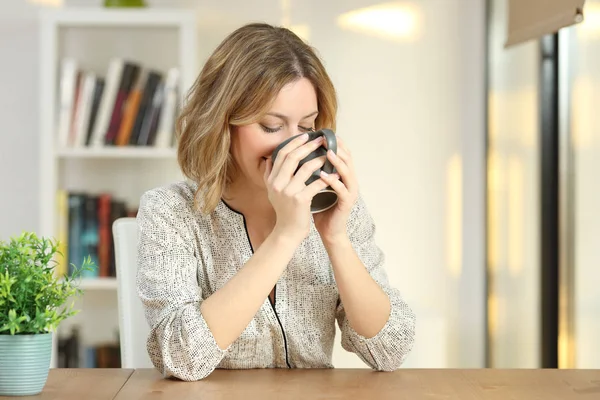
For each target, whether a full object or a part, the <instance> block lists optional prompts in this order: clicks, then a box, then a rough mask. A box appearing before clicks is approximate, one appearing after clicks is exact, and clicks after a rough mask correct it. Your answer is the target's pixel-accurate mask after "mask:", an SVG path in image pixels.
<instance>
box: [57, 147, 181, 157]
mask: <svg viewBox="0 0 600 400" xmlns="http://www.w3.org/2000/svg"><path fill="white" fill-rule="evenodd" d="M56 154H57V155H58V157H60V158H165V159H175V158H176V157H177V152H176V150H175V149H174V148H170V149H156V148H152V147H104V148H103V147H100V148H93V147H82V148H65V149H59V150H57V152H56Z"/></svg>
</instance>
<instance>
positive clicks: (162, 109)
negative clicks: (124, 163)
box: [57, 58, 180, 148]
mask: <svg viewBox="0 0 600 400" xmlns="http://www.w3.org/2000/svg"><path fill="white" fill-rule="evenodd" d="M179 75H180V74H179V69H178V68H176V67H173V68H170V69H169V70H168V71H167V72H166V73H165V72H162V71H158V70H154V69H151V68H147V67H144V66H142V65H141V64H140V63H138V62H135V61H131V60H125V59H122V58H114V59H112V60H111V61H110V64H109V66H108V71H107V73H106V75H105V76H101V75H97V74H96V73H94V72H92V71H89V70H85V69H82V68H81V66H80V63H79V62H78V61H77V60H75V59H73V58H64V59H63V60H62V62H61V77H60V84H59V106H58V127H57V131H58V146H59V147H60V148H66V147H86V146H89V147H103V146H152V147H157V148H167V147H171V146H172V145H173V141H174V135H173V132H174V131H175V116H176V114H177V110H178V107H179V105H178V100H177V99H178V91H179V80H180V77H179Z"/></svg>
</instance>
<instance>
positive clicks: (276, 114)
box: [267, 111, 319, 121]
mask: <svg viewBox="0 0 600 400" xmlns="http://www.w3.org/2000/svg"><path fill="white" fill-rule="evenodd" d="M318 113H319V112H318V111H313V112H312V113H310V114H308V115H307V116H305V117H302V119H306V118H309V117H312V116H313V115H317V114H318ZM267 115H271V116H273V117H277V118H281V119H282V120H284V121H287V119H288V117H286V116H285V115H283V114H279V113H273V112H269V113H267Z"/></svg>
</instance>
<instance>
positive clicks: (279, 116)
mask: <svg viewBox="0 0 600 400" xmlns="http://www.w3.org/2000/svg"><path fill="white" fill-rule="evenodd" d="M317 113H318V108H317V94H316V92H315V88H314V87H313V85H312V83H311V82H310V81H309V80H308V79H306V78H301V79H298V80H296V81H294V82H291V83H288V84H287V85H286V86H284V87H283V88H282V89H281V91H280V92H279V94H278V95H277V97H276V98H275V101H274V103H273V105H272V107H271V109H270V110H269V111H268V112H267V114H266V115H265V116H264V117H263V118H262V119H261V120H260V121H259V122H257V123H255V124H250V125H244V126H237V127H234V128H233V131H232V138H231V154H232V156H233V159H234V160H235V162H236V165H237V167H238V170H239V172H240V175H241V176H238V177H237V179H244V180H246V183H248V184H251V185H252V186H258V187H260V188H264V187H265V184H264V181H263V176H264V172H265V163H266V160H267V158H271V153H273V150H275V147H277V145H278V144H280V143H281V142H283V141H284V140H286V139H287V138H289V137H291V136H295V135H299V134H301V133H304V132H308V131H310V130H312V129H313V128H314V123H315V119H316V118H317Z"/></svg>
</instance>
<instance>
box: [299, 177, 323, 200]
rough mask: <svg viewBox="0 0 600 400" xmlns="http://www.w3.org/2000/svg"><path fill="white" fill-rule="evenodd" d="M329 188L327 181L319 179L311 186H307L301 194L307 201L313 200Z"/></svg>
mask: <svg viewBox="0 0 600 400" xmlns="http://www.w3.org/2000/svg"><path fill="white" fill-rule="evenodd" d="M327 186H329V184H328V183H327V182H326V181H325V180H323V179H317V180H316V181H314V182H313V183H311V184H310V185H308V186H305V187H304V189H302V191H301V192H300V193H299V194H300V196H301V197H302V198H303V199H305V200H312V198H313V197H315V195H316V194H317V193H319V192H320V191H321V190H323V189H325V188H326V187H327Z"/></svg>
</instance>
